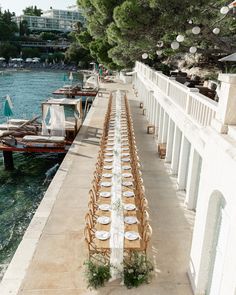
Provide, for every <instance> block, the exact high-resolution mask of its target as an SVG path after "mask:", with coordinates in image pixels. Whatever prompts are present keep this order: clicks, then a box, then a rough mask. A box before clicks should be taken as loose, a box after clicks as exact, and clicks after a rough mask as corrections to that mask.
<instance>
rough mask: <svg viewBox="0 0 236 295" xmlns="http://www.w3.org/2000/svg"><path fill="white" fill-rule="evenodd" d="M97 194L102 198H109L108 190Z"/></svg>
mask: <svg viewBox="0 0 236 295" xmlns="http://www.w3.org/2000/svg"><path fill="white" fill-rule="evenodd" d="M99 196H100V197H102V198H110V197H111V193H110V192H100V194H99Z"/></svg>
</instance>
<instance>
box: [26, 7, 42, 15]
mask: <svg viewBox="0 0 236 295" xmlns="http://www.w3.org/2000/svg"><path fill="white" fill-rule="evenodd" d="M23 13H24V15H35V16H41V14H42V13H43V12H42V9H39V8H37V6H36V5H35V6H28V7H26V8H25V9H24V10H23Z"/></svg>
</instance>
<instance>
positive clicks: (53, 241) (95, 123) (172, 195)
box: [0, 83, 194, 295]
mask: <svg viewBox="0 0 236 295" xmlns="http://www.w3.org/2000/svg"><path fill="white" fill-rule="evenodd" d="M103 87H104V88H106V90H117V89H121V90H124V89H126V90H127V95H128V98H129V99H130V106H131V110H132V114H133V121H134V128H135V134H136V141H137V145H138V149H139V155H140V160H141V163H142V174H143V179H144V185H145V189H146V195H147V198H148V201H149V207H150V208H149V212H150V217H151V221H150V224H151V226H152V227H153V237H152V241H151V244H150V249H149V257H150V258H151V260H152V261H153V263H154V267H155V274H154V277H153V279H152V282H151V283H150V284H148V285H143V286H141V287H139V288H138V289H136V288H135V289H132V290H129V291H128V290H127V289H126V288H125V287H124V286H121V285H120V284H119V283H117V282H114V283H111V284H110V283H108V284H107V285H106V287H104V288H101V289H98V290H97V291H90V290H88V289H87V286H86V282H85V279H84V266H83V263H84V261H85V260H86V257H87V249H86V248H85V243H84V238H83V229H84V215H85V213H86V212H87V203H88V191H89V189H90V186H91V180H92V176H93V171H94V167H95V163H96V158H97V152H98V150H99V146H98V143H99V137H100V135H101V132H102V125H103V116H104V114H105V111H106V108H107V102H108V98H107V96H103V97H97V98H96V100H95V106H94V107H92V108H91V110H90V113H89V114H88V116H87V118H86V120H85V122H84V126H83V127H82V128H81V130H80V132H79V134H78V135H77V137H76V139H75V141H74V143H73V145H72V147H71V149H70V150H69V152H68V154H67V155H66V157H65V160H64V161H63V163H62V165H61V167H60V168H59V170H58V172H57V174H56V176H55V178H54V179H53V181H52V183H51V185H50V186H49V189H48V191H47V192H46V194H45V197H44V199H43V200H42V203H41V204H40V206H39V208H38V210H37V212H36V214H35V216H34V218H33V220H32V222H31V224H30V226H29V228H28V230H27V231H26V233H25V236H24V239H23V241H22V243H21V244H20V246H19V248H18V250H17V252H16V254H15V256H14V258H13V260H12V263H11V264H10V266H9V268H8V271H7V272H6V274H5V277H4V279H3V281H2V285H1V286H0V294H1V295H8V294H18V295H39V294H40V295H41V294H42V295H79V294H101V295H106V294H126V293H128V294H131V295H132V294H143V295H144V294H148V295H152V294H153V295H191V294H192V292H191V288H190V284H189V282H188V279H187V275H186V272H187V267H188V258H189V251H190V244H191V234H192V223H193V218H194V214H193V212H191V211H188V210H186V209H185V208H184V206H183V198H182V196H181V194H180V193H176V190H175V179H173V178H171V177H170V176H169V174H168V173H167V168H168V167H166V166H165V165H164V161H163V160H161V159H160V158H159V157H158V154H157V148H156V143H155V140H154V138H153V135H150V134H147V132H146V127H147V121H146V119H145V117H144V116H143V115H142V110H141V109H140V108H139V102H138V101H136V99H135V97H134V95H133V91H132V87H131V85H124V84H119V83H112V84H104V85H103ZM10 292H11V293H10Z"/></svg>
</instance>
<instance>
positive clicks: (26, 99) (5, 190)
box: [0, 72, 64, 279]
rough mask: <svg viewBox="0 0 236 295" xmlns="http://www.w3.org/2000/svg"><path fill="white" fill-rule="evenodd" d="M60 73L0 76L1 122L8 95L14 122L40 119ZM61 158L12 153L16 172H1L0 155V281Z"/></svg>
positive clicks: (58, 84)
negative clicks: (51, 171)
mask: <svg viewBox="0 0 236 295" xmlns="http://www.w3.org/2000/svg"><path fill="white" fill-rule="evenodd" d="M63 78H64V73H63V72H14V73H10V74H3V75H0V106H1V108H0V122H1V123H2V122H5V121H6V118H5V117H4V116H3V108H2V102H3V100H4V96H5V95H7V94H9V95H10V96H11V97H12V100H13V105H14V108H13V114H14V115H13V118H27V119H30V118H32V117H33V116H34V115H41V102H42V101H44V100H45V99H46V98H48V97H50V96H51V93H52V92H53V90H55V89H57V88H59V87H61V86H63V83H64V82H63ZM62 160H63V156H62V155H57V154H50V155H49V154H33V153H32V154H29V153H28V154H27V153H14V164H15V170H14V171H12V172H7V171H4V167H3V160H2V153H1V152H0V279H1V275H2V274H3V272H4V270H5V269H6V267H7V265H8V263H9V262H10V260H11V258H12V256H13V254H14V252H15V250H16V248H17V246H18V244H19V242H20V241H21V238H22V236H23V234H24V231H25V230H26V228H27V226H28V224H29V222H30V220H31V218H32V216H33V214H34V212H35V210H36V209H37V207H38V205H39V203H40V201H41V199H42V197H43V195H44V193H45V191H46V190H47V187H48V185H49V182H46V183H44V180H45V177H46V176H45V173H46V172H47V171H48V169H50V168H51V167H52V166H54V165H55V164H56V163H59V164H60V163H61V161H62Z"/></svg>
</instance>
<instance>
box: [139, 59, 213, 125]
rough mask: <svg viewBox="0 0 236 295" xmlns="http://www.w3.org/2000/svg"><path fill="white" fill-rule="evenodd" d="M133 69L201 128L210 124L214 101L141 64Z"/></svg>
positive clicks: (194, 89) (196, 90)
mask: <svg viewBox="0 0 236 295" xmlns="http://www.w3.org/2000/svg"><path fill="white" fill-rule="evenodd" d="M135 69H136V71H137V73H138V74H139V75H141V76H142V77H143V78H144V79H145V80H146V81H147V82H148V84H149V85H152V87H153V88H156V87H157V89H159V91H161V92H162V93H164V95H165V96H166V97H167V98H168V99H169V100H171V102H172V103H174V104H175V105H176V106H178V107H179V108H180V109H181V110H182V111H183V112H185V113H186V115H188V116H190V117H191V118H192V119H193V120H195V121H196V122H197V123H198V124H200V125H201V126H208V125H210V124H211V120H212V119H213V118H214V117H215V114H216V111H217V107H218V103H217V102H216V101H214V100H211V99H209V98H208V97H206V96H204V95H202V94H200V93H199V90H198V89H196V88H188V87H187V86H185V85H183V84H181V83H179V82H178V81H176V80H173V78H172V77H168V76H166V75H164V74H163V73H161V72H157V71H155V70H153V69H151V68H150V67H149V66H147V65H144V64H142V63H141V62H136V67H135Z"/></svg>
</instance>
